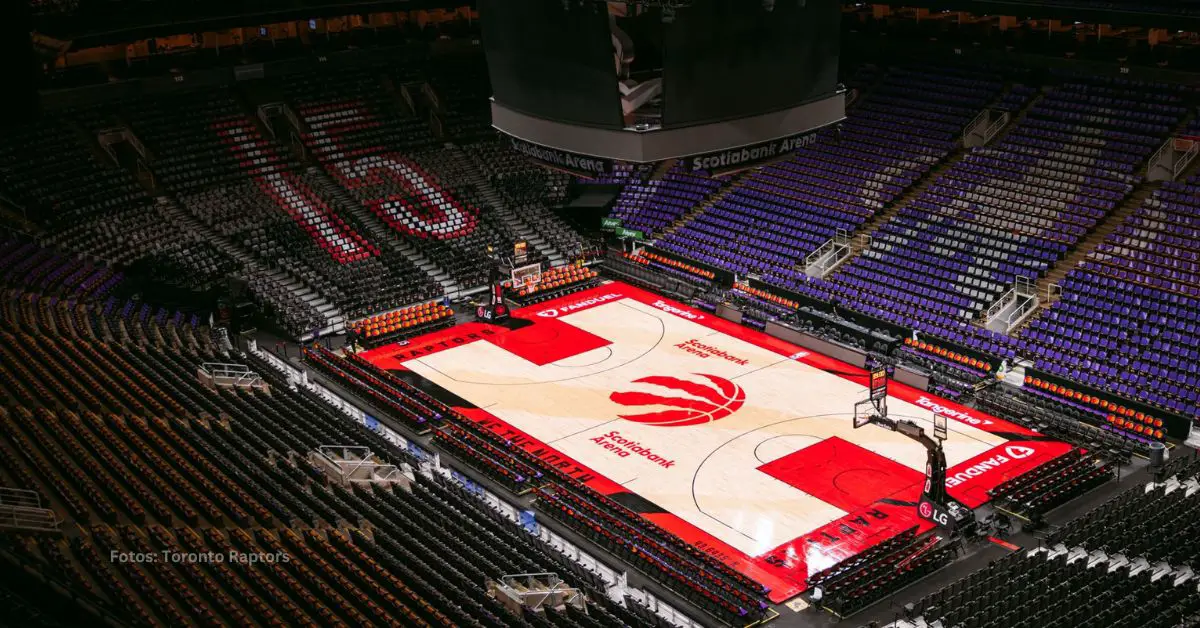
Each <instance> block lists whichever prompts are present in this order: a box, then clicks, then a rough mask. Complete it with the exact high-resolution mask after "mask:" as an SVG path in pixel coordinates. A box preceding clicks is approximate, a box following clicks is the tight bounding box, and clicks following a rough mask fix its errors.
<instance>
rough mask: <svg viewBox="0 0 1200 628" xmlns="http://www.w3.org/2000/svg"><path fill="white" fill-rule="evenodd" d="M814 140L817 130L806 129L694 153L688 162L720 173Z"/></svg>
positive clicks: (785, 151) (702, 168)
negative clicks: (718, 149) (727, 148)
mask: <svg viewBox="0 0 1200 628" xmlns="http://www.w3.org/2000/svg"><path fill="white" fill-rule="evenodd" d="M815 141H817V132H816V131H808V132H805V133H800V134H797V135H789V136H788V137H781V138H779V139H776V140H771V141H769V142H760V143H758V144H751V145H750V146H742V147H740V148H730V149H729V150H722V151H717V152H715V153H705V154H703V155H695V156H693V157H689V158H688V164H689V165H690V166H691V169H692V170H708V171H710V172H712V173H713V174H722V173H725V172H730V171H732V170H741V169H743V168H748V167H750V166H754V165H756V164H758V163H761V162H764V161H767V160H770V159H774V158H775V157H779V156H781V155H785V154H787V153H790V152H792V151H794V150H796V149H799V148H804V147H805V146H808V145H810V144H812V143H813V142H815Z"/></svg>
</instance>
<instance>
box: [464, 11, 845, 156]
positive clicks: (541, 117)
mask: <svg viewBox="0 0 1200 628" xmlns="http://www.w3.org/2000/svg"><path fill="white" fill-rule="evenodd" d="M479 4H480V8H479V10H480V18H481V20H482V23H483V45H484V49H485V50H486V53H487V59H488V69H489V74H490V77H491V83H492V89H493V97H492V101H491V109H492V125H493V126H494V127H495V128H496V129H497V130H499V131H500V132H502V133H504V134H506V135H507V136H508V137H509V139H510V142H511V143H512V146H513V148H514V149H516V150H517V151H519V152H522V153H524V154H526V155H528V156H529V157H531V158H532V159H534V160H536V161H539V162H542V163H544V164H546V165H548V166H550V167H553V168H557V169H560V170H567V171H570V172H574V173H578V174H580V175H584V176H601V175H604V174H606V173H608V172H610V171H612V170H613V166H614V164H615V163H617V162H626V163H651V162H660V161H664V160H667V159H681V160H682V163H683V164H685V166H686V167H688V168H691V169H694V170H705V171H708V172H713V173H722V172H730V171H734V170H740V169H743V168H746V167H750V166H753V165H756V164H759V163H763V162H766V161H769V160H771V159H774V158H777V157H780V156H782V155H784V154H786V153H789V152H791V151H793V150H796V149H797V148H802V147H803V146H805V145H807V144H808V143H811V142H812V141H814V139H815V134H816V132H817V131H819V130H821V129H822V128H825V127H828V126H830V125H834V124H837V123H839V122H841V121H842V120H843V119H844V118H845V108H846V90H845V89H844V88H843V87H842V86H841V85H840V84H838V82H837V73H838V45H839V36H838V35H839V32H840V29H839V19H840V15H841V13H840V7H839V3H838V2H836V1H835V0H639V1H636V2H599V1H595V0H522V2H516V3H514V2H502V1H501V0H480V3H479Z"/></svg>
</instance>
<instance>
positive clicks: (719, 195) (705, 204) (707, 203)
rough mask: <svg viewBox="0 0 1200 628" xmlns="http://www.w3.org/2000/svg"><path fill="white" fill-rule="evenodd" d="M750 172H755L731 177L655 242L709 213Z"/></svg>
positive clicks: (667, 228) (669, 227)
mask: <svg viewBox="0 0 1200 628" xmlns="http://www.w3.org/2000/svg"><path fill="white" fill-rule="evenodd" d="M750 172H753V171H752V170H746V171H743V172H741V173H738V174H736V175H734V176H733V177H731V178H730V179H729V181H727V182H726V183H725V185H724V186H722V187H720V188H718V189H717V191H716V192H715V193H713V194H710V195H709V196H708V198H706V199H704V200H703V201H701V202H700V203H698V204H697V205H696V206H695V207H693V208H691V209H689V210H688V211H686V212H684V214H683V215H682V216H680V217H678V218H676V219H675V220H674V221H673V222H672V223H671V224H669V225H667V226H666V227H665V228H664V229H663V230H662V231H660V232H658V234H657V235H655V237H654V240H655V241H656V242H657V241H658V240H661V239H663V238H666V237H667V236H669V235H671V234H673V233H675V232H676V231H679V230H680V229H682V228H683V226H684V225H686V224H688V223H689V222H691V221H693V220H695V219H696V217H697V216H699V215H700V214H703V213H704V212H706V211H708V210H709V209H710V208H711V207H712V206H713V205H716V204H717V203H719V202H721V199H723V198H725V197H726V196H727V195H728V194H729V193H730V192H732V191H733V190H735V189H737V187H738V184H739V183H740V182H741V180H742V177H744V176H745V175H746V174H749V173H750Z"/></svg>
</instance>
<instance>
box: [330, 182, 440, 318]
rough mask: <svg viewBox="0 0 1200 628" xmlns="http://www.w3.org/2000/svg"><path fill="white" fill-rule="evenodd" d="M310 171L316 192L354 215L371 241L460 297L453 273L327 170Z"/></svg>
mask: <svg viewBox="0 0 1200 628" xmlns="http://www.w3.org/2000/svg"><path fill="white" fill-rule="evenodd" d="M307 170H308V173H309V174H311V175H312V176H313V177H314V178H315V179H316V181H317V191H318V192H319V193H320V194H321V195H322V196H324V197H326V198H329V199H332V200H333V201H334V202H335V203H337V204H338V207H339V208H344V209H345V211H346V212H348V213H349V214H350V215H351V216H353V217H354V218H355V220H357V221H358V223H359V224H360V225H362V226H363V228H365V229H366V231H367V233H368V235H369V236H370V238H371V240H372V241H374V242H377V243H379V244H380V245H381V246H385V247H387V248H389V249H391V250H393V251H396V252H397V253H400V254H402V255H404V257H405V258H406V259H407V260H408V261H409V262H412V264H413V265H414V266H416V267H417V268H420V269H421V270H423V271H425V274H427V275H429V276H430V277H432V278H433V280H434V281H436V282H437V283H438V285H439V286H441V287H442V290H443V291H444V292H445V293H446V294H457V293H458V292H459V290H460V289H461V286H459V285H458V283H457V282H455V281H454V280H453V279H452V278H451V277H450V273H448V272H446V271H445V270H444V269H442V267H440V266H438V265H437V264H435V263H434V262H433V261H432V260H430V259H429V258H428V257H425V255H424V254H422V253H421V251H420V249H418V248H417V247H416V246H415V245H413V244H412V243H411V242H409V241H408V240H407V239H406V238H404V237H403V236H402V235H401V234H400V233H398V232H397V231H396V230H395V229H393V228H392V227H390V226H388V225H387V224H385V223H384V222H383V221H382V220H380V218H379V216H376V215H375V214H374V212H371V211H370V210H368V209H367V208H366V207H364V206H363V204H362V203H361V202H359V201H358V200H357V199H355V198H354V197H352V196H350V194H349V193H348V192H346V189H345V188H343V187H342V186H340V185H338V184H337V183H336V182H334V180H333V179H332V178H330V176H329V175H328V174H327V173H326V172H325V171H324V170H322V169H320V168H317V167H316V166H310V167H309V168H308V169H307Z"/></svg>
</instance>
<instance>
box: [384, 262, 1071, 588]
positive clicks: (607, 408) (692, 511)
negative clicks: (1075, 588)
mask: <svg viewBox="0 0 1200 628" xmlns="http://www.w3.org/2000/svg"><path fill="white" fill-rule="evenodd" d="M514 317H515V319H516V320H515V321H513V323H511V324H509V325H507V326H503V327H501V326H493V325H484V324H480V323H472V324H468V325H460V326H458V327H455V328H453V329H451V330H447V331H444V332H440V333H439V334H438V335H436V336H433V337H430V338H419V339H416V340H413V341H412V342H411V343H409V344H408V345H406V346H404V347H400V346H388V347H383V348H380V349H376V350H374V351H371V352H369V353H368V354H365V355H366V357H367V358H368V359H371V360H372V361H373V362H375V363H376V364H378V365H380V366H382V367H384V368H388V369H393V370H404V371H409V372H411V373H412V374H413V375H415V376H419V378H422V379H424V380H426V381H427V382H428V383H430V384H432V388H434V389H441V390H443V391H446V392H448V393H449V394H450V395H451V396H452V397H453V398H455V399H456V403H457V404H458V405H459V407H460V408H461V409H462V411H463V413H464V414H466V415H467V416H469V417H472V418H474V419H476V420H479V421H481V422H484V423H485V424H486V425H487V426H489V427H491V428H492V429H494V430H496V431H498V432H501V433H503V434H505V435H506V436H508V437H509V438H513V439H515V440H517V441H518V442H520V443H521V444H523V445H524V446H526V447H528V448H530V450H531V451H537V452H538V453H539V455H542V456H543V458H546V459H548V460H549V459H553V460H554V461H557V462H559V464H570V465H571V468H572V469H573V470H575V471H577V474H578V476H579V477H581V478H582V479H584V480H586V481H587V483H588V484H589V485H590V486H592V487H593V488H595V489H596V490H599V491H601V492H603V493H605V494H607V495H609V496H610V497H612V498H613V499H616V500H617V501H619V502H621V503H623V504H624V505H626V506H627V507H630V508H632V509H633V510H635V511H637V512H639V513H641V514H642V515H643V516H644V517H646V518H647V519H649V520H651V521H654V522H655V523H657V524H658V525H660V526H662V527H663V528H665V529H666V530H668V531H670V532H671V533H673V534H676V535H678V536H680V537H681V538H683V539H685V540H687V541H689V542H691V543H693V544H696V545H697V546H699V547H701V548H702V549H704V550H706V551H708V552H710V553H712V554H714V555H716V556H718V557H719V558H721V559H723V560H725V561H726V562H728V563H729V564H731V565H734V566H735V567H737V568H739V569H742V570H743V571H745V572H746V573H748V574H750V575H751V576H752V577H754V578H755V579H757V580H759V581H760V582H762V583H763V584H766V585H767V586H769V587H771V589H772V593H771V596H770V597H771V599H772V600H774V601H781V600H784V599H787V598H790V597H792V596H794V595H796V594H797V593H799V592H801V591H802V590H803V589H804V580H805V578H807V577H808V575H810V574H811V573H815V572H816V571H819V570H821V569H824V568H826V567H829V566H831V565H833V564H835V563H837V562H839V561H841V560H843V559H845V558H847V557H849V556H852V555H854V554H857V553H859V552H862V551H863V550H865V549H867V548H869V547H871V546H872V545H875V544H876V543H879V542H881V541H883V540H885V539H887V538H889V537H891V536H893V535H895V534H897V533H899V532H901V531H903V530H905V529H908V528H911V527H913V526H917V527H919V528H920V529H922V530H924V529H928V528H930V527H932V526H931V525H930V524H928V523H927V522H924V521H922V520H920V519H918V518H917V516H916V513H915V503H916V501H917V498H918V497H919V494H920V489H921V485H922V483H923V481H924V473H925V471H924V470H925V461H926V452H925V449H924V448H923V447H922V446H921V445H920V444H918V443H916V442H914V441H912V440H910V439H908V438H906V437H904V436H901V435H899V434H897V433H894V432H890V431H887V430H885V429H882V428H879V427H876V426H868V427H865V428H862V429H857V430H856V429H853V425H852V418H853V409H854V404H855V403H856V402H858V401H861V400H862V399H865V398H866V397H867V389H866V374H865V372H863V371H862V370H860V369H857V368H854V367H851V366H849V365H847V364H844V363H842V362H839V361H836V360H833V359H831V358H828V357H825V356H822V355H818V354H814V353H811V352H808V351H805V350H803V349H801V348H798V347H796V346H794V345H791V344H788V343H786V342H783V341H780V340H778V339H776V338H773V337H770V336H767V335H765V334H762V333H758V332H755V331H753V330H750V329H748V328H745V327H743V326H741V325H735V324H733V323H730V322H728V321H725V320H723V319H719V318H716V317H714V316H712V315H710V314H707V313H704V312H701V311H698V310H694V309H692V308H690V307H687V306H684V305H682V304H680V303H677V302H674V301H670V300H667V299H663V298H660V297H658V296H657V295H653V294H651V293H648V292H645V291H642V290H639V289H637V288H634V287H632V286H628V285H625V284H620V283H616V282H611V283H606V284H604V285H601V286H599V287H596V288H593V289H590V290H587V291H585V292H580V293H576V294H573V295H569V296H567V297H563V298H561V299H557V300H554V301H550V302H546V303H543V304H539V305H536V306H532V307H529V308H524V309H521V310H517V311H516V312H515V313H514ZM888 410H889V415H890V416H891V417H892V418H908V419H912V420H913V421H915V422H917V423H918V424H922V425H924V426H926V429H930V430H931V429H932V417H933V413H934V412H935V411H936V412H939V413H941V414H944V415H947V416H948V417H949V418H950V422H949V423H950V435H949V439H948V440H947V441H946V444H945V451H946V458H947V462H948V463H949V465H950V471H949V474H948V475H949V477H950V480H949V482H948V486H949V487H950V492H951V494H952V495H954V496H955V497H957V498H958V499H959V500H961V501H963V502H964V503H966V504H967V505H968V506H972V507H974V506H978V505H980V504H983V503H985V502H986V501H987V500H988V495H987V490H988V489H990V488H992V487H994V486H996V485H998V484H999V483H1001V482H1003V481H1004V480H1006V479H1008V478H1011V477H1013V476H1014V475H1017V474H1020V473H1024V472H1026V471H1028V470H1030V469H1032V468H1034V467H1035V466H1037V465H1040V464H1043V463H1045V462H1047V461H1049V460H1050V459H1052V458H1054V457H1057V456H1059V455H1061V454H1063V453H1065V452H1066V451H1067V450H1068V449H1069V446H1068V445H1066V444H1064V443H1060V442H1056V441H1048V440H1046V439H1045V438H1044V437H1042V436H1040V435H1038V434H1036V433H1035V432H1031V431H1029V430H1026V429H1024V428H1021V427H1019V426H1016V425H1013V424H1011V423H1008V422H1006V421H1003V420H1001V419H999V418H996V417H993V416H989V415H986V414H984V413H982V412H980V411H978V410H975V409H971V408H965V407H963V406H960V405H958V404H955V403H953V402H950V401H946V400H943V399H940V398H937V397H934V396H932V395H929V394H927V393H924V392H922V391H919V390H916V389H913V388H910V387H908V386H904V385H902V384H898V383H895V382H892V384H891V387H890V389H889V400H888Z"/></svg>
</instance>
